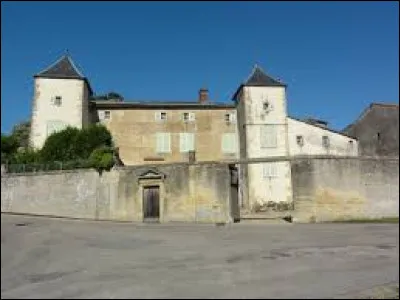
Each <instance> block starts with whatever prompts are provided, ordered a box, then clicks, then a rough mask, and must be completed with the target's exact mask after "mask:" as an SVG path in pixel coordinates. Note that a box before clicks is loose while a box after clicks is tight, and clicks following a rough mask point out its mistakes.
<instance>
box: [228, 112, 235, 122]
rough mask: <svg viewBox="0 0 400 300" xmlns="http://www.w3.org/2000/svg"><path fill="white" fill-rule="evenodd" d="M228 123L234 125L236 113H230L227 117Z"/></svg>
mask: <svg viewBox="0 0 400 300" xmlns="http://www.w3.org/2000/svg"><path fill="white" fill-rule="evenodd" d="M229 121H230V122H231V123H236V113H235V112H233V113H231V114H230V115H229Z"/></svg>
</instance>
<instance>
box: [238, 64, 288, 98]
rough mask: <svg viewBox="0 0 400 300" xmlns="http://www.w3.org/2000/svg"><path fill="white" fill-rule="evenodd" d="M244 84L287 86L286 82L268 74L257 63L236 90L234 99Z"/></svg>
mask: <svg viewBox="0 0 400 300" xmlns="http://www.w3.org/2000/svg"><path fill="white" fill-rule="evenodd" d="M244 86H259V87H261V86H265V87H286V84H285V83H283V82H281V81H279V80H277V79H274V78H272V77H271V76H269V75H267V74H266V73H265V72H264V71H263V70H262V69H261V67H259V66H258V65H255V66H254V68H253V71H252V72H251V74H250V76H249V77H248V78H247V80H246V81H245V82H244V83H242V84H241V85H240V86H239V88H238V89H237V90H236V92H235V94H234V95H233V97H232V99H235V98H236V96H237V94H238V93H239V91H240V89H241V88H242V87H244Z"/></svg>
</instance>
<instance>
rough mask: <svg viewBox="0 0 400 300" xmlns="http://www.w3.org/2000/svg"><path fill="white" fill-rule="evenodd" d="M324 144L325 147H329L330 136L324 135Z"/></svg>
mask: <svg viewBox="0 0 400 300" xmlns="http://www.w3.org/2000/svg"><path fill="white" fill-rule="evenodd" d="M322 145H323V146H324V147H325V148H329V137H328V136H326V135H324V136H323V137H322Z"/></svg>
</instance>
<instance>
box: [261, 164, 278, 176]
mask: <svg viewBox="0 0 400 300" xmlns="http://www.w3.org/2000/svg"><path fill="white" fill-rule="evenodd" d="M277 172H278V170H277V164H276V163H264V164H263V178H274V177H277V176H278V173H277Z"/></svg>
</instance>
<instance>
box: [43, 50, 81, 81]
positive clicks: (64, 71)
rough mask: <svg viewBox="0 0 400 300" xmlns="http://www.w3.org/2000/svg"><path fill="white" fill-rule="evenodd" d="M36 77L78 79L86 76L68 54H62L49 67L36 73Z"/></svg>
mask: <svg viewBox="0 0 400 300" xmlns="http://www.w3.org/2000/svg"><path fill="white" fill-rule="evenodd" d="M35 77H48V78H76V79H84V78H85V77H84V76H83V75H82V73H81V72H80V71H79V70H78V68H77V67H76V66H75V64H74V62H73V61H72V59H71V58H70V57H69V56H68V55H64V56H62V57H61V58H60V59H58V60H57V61H56V62H55V63H53V64H52V65H50V66H49V67H48V68H46V69H44V70H43V71H41V72H39V73H38V74H36V75H35Z"/></svg>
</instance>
